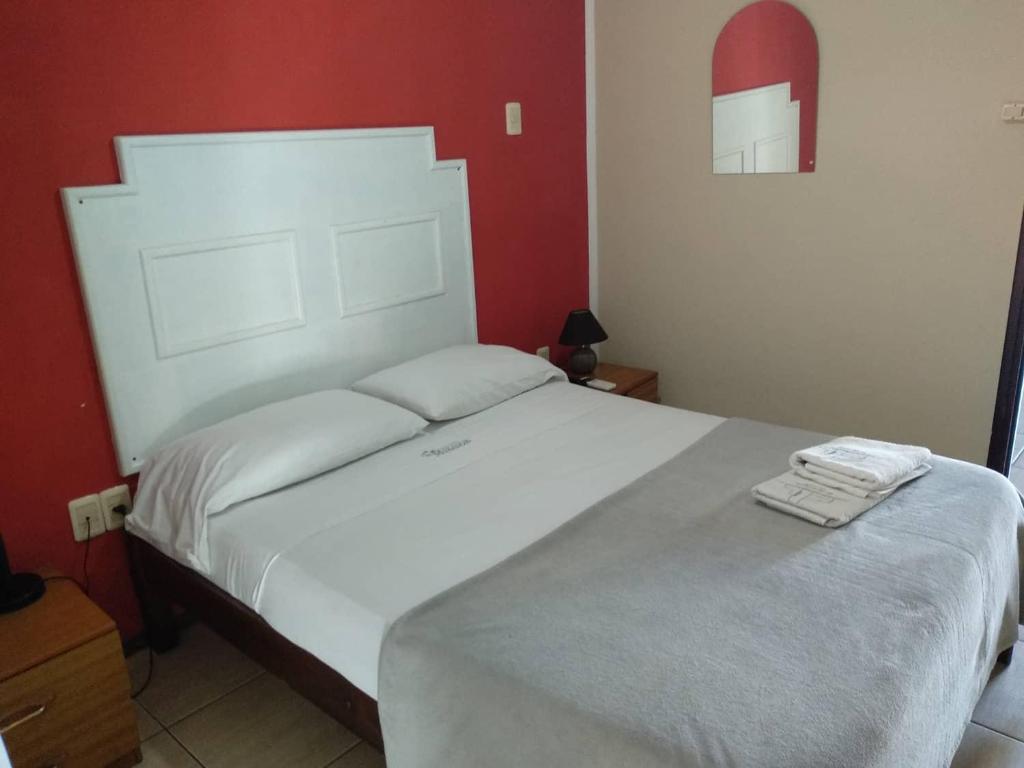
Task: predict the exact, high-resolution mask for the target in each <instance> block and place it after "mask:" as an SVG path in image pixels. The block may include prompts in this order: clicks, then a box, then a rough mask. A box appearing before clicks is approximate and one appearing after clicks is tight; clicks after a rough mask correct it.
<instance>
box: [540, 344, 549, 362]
mask: <svg viewBox="0 0 1024 768" xmlns="http://www.w3.org/2000/svg"><path fill="white" fill-rule="evenodd" d="M537 357H543V358H544V359H545V360H550V359H551V347H538V348H537Z"/></svg>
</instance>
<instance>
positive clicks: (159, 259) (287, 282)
mask: <svg viewBox="0 0 1024 768" xmlns="http://www.w3.org/2000/svg"><path fill="white" fill-rule="evenodd" d="M298 267H299V265H298V260H297V258H296V251H295V233H294V232H275V233H273V234H268V235H255V236H253V237H231V238H227V239H225V240H214V241H212V242H204V243H185V244H183V245H172V246H169V247H166V248H143V249H142V268H143V275H144V277H145V280H146V294H147V297H148V299H149V314H150V318H151V319H152V321H153V335H154V337H155V341H156V350H157V356H158V357H169V356H171V355H180V354H183V353H185V352H194V351H195V350H197V349H202V348H203V347H214V346H217V345H218V344H226V343H228V342H232V341H238V340H239V339H247V338H249V337H252V336H261V335H263V334H267V333H274V332H275V331H282V330H285V329H287V328H297V327H300V326H303V325H305V324H306V319H305V316H304V314H303V311H302V289H301V287H300V286H299V268H298Z"/></svg>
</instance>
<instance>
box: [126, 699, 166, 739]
mask: <svg viewBox="0 0 1024 768" xmlns="http://www.w3.org/2000/svg"><path fill="white" fill-rule="evenodd" d="M132 704H133V705H134V707H135V721H136V722H137V723H138V724H139V741H145V740H146V739H148V738H149V737H150V736H156V735H157V734H158V733H160V731H162V730H163V728H162V727H161V726H160V723H158V722H157V721H156V720H154V719H153V716H152V715H151V714H149V712H147V711H146V710H145V709H144V708H143V707H142V705H141V704H139V702H137V701H133V702H132Z"/></svg>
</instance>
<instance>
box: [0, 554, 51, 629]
mask: <svg viewBox="0 0 1024 768" xmlns="http://www.w3.org/2000/svg"><path fill="white" fill-rule="evenodd" d="M45 591H46V583H45V582H44V581H43V580H42V578H41V577H40V576H38V575H36V574H34V573H11V566H10V565H9V564H8V562H7V549H6V548H5V547H4V537H3V536H0V613H10V612H11V611H16V610H18V609H19V608H24V607H25V606H26V605H29V604H31V603H34V602H35V601H36V600H38V599H39V598H40V597H42V596H43V593H44V592H45Z"/></svg>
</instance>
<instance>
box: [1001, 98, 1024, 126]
mask: <svg viewBox="0 0 1024 768" xmlns="http://www.w3.org/2000/svg"><path fill="white" fill-rule="evenodd" d="M1003 121H1004V122H1007V123H1020V122H1024V104H1022V103H1020V102H1017V103H1015V104H1003Z"/></svg>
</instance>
